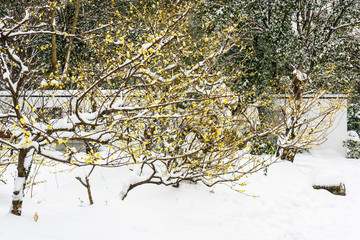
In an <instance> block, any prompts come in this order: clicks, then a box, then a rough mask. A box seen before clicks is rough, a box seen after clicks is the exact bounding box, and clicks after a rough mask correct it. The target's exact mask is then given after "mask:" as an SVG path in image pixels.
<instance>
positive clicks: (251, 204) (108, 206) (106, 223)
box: [0, 150, 360, 240]
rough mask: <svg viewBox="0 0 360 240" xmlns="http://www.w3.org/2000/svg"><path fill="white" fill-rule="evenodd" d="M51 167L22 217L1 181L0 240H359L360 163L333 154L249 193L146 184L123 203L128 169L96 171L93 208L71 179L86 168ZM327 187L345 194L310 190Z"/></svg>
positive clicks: (255, 180)
mask: <svg viewBox="0 0 360 240" xmlns="http://www.w3.org/2000/svg"><path fill="white" fill-rule="evenodd" d="M60 168H61V166H59V165H57V170H59V169H60ZM67 168H68V167H67ZM49 169H50V168H46V167H42V168H40V173H39V175H38V176H37V180H39V181H41V180H42V179H47V181H46V182H45V183H42V184H39V185H37V186H35V187H34V188H33V189H32V190H31V189H29V190H28V191H27V196H26V198H25V202H24V207H23V216H22V217H16V216H12V215H10V214H9V213H8V211H9V207H10V202H11V192H12V187H13V186H12V181H11V180H8V182H7V184H3V183H2V182H0V240H18V239H19V240H20V239H28V240H33V239H34V240H35V239H36V240H49V239H51V240H65V239H66V240H72V239H73V240H75V239H76V240H82V239H86V240H98V239H106V240H113V239H114V240H116V239H126V240H130V239H149V240H173V239H179V240H183V239H186V240H192V239H196V240H202V239H206V240H209V239H210V240H211V239H214V240H215V239H216V240H217V239H226V240H231V239H251V240H267V239H274V240H281V239H284V240H287V239H288V240H295V239H296V240H297V239H301V240H302V239H308V240H317V239H321V240H322V239H323V240H331V239H336V240H339V239H341V240H346V239H349V240H356V239H360V227H359V226H360V177H359V174H360V160H355V159H346V158H344V157H342V156H341V155H340V154H338V153H336V152H334V151H331V150H326V151H325V150H323V151H317V152H312V153H311V154H309V153H305V154H301V155H298V156H297V157H296V159H295V163H293V164H292V163H290V162H279V163H276V164H274V165H272V166H271V167H270V168H269V169H268V174H267V176H264V174H263V172H259V173H258V174H256V175H253V176H250V177H249V178H248V179H247V182H248V186H247V187H245V188H246V192H245V194H246V195H245V194H241V193H238V192H235V191H233V190H231V189H229V187H227V186H225V185H218V186H216V187H214V188H212V189H209V188H206V187H204V186H203V185H201V184H182V185H181V186H180V187H179V188H173V187H164V186H153V185H144V186H140V187H138V188H136V189H134V190H133V191H131V192H130V193H129V195H128V197H127V198H126V199H125V200H124V201H122V200H120V198H119V192H120V190H121V184H122V183H121V182H122V179H124V174H125V173H124V171H123V170H121V169H96V170H95V172H94V173H93V175H92V176H91V177H90V181H91V183H92V192H93V197H94V201H95V204H94V205H93V206H89V205H88V200H87V193H86V189H85V188H84V187H83V186H81V184H80V183H79V182H78V181H77V180H76V179H75V178H74V177H75V176H79V175H80V176H81V175H82V174H84V172H85V170H84V169H77V170H74V171H72V172H70V173H69V172H63V173H58V174H52V173H50V172H49ZM50 170H51V171H54V169H50ZM327 181H335V182H337V181H341V182H344V183H345V184H346V193H347V195H346V196H335V195H332V194H331V193H329V192H327V191H326V190H314V189H313V188H312V184H313V183H315V182H322V183H324V184H326V183H327ZM31 195H32V198H31ZM252 196H259V197H255V198H254V197H252ZM35 213H37V214H38V216H39V219H38V221H37V222H35V221H34V219H33V218H34V214H35Z"/></svg>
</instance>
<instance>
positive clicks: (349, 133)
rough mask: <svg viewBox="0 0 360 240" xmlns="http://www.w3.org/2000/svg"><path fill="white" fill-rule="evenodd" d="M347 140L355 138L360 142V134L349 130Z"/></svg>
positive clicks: (354, 139)
mask: <svg viewBox="0 0 360 240" xmlns="http://www.w3.org/2000/svg"><path fill="white" fill-rule="evenodd" d="M347 140H353V141H356V142H360V138H359V135H358V134H357V133H356V132H355V131H348V132H347Z"/></svg>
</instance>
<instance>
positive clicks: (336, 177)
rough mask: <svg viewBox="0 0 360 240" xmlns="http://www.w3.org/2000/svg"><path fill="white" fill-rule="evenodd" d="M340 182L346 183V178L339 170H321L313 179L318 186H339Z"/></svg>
mask: <svg viewBox="0 0 360 240" xmlns="http://www.w3.org/2000/svg"><path fill="white" fill-rule="evenodd" d="M340 183H342V184H345V180H344V178H343V177H342V174H341V173H340V172H339V171H337V170H329V169H326V170H320V171H319V172H317V173H316V174H315V177H314V179H313V185H318V186H337V185H340Z"/></svg>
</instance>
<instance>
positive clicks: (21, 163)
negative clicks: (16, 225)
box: [11, 149, 34, 216]
mask: <svg viewBox="0 0 360 240" xmlns="http://www.w3.org/2000/svg"><path fill="white" fill-rule="evenodd" d="M33 155H34V149H31V150H29V149H21V150H20V152H19V158H18V166H17V170H18V175H17V177H16V180H15V186H14V192H13V199H12V208H11V213H12V214H14V215H17V216H20V215H21V210H22V203H23V198H24V190H25V185H26V180H27V178H28V176H29V172H30V168H31V164H32V158H33Z"/></svg>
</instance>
